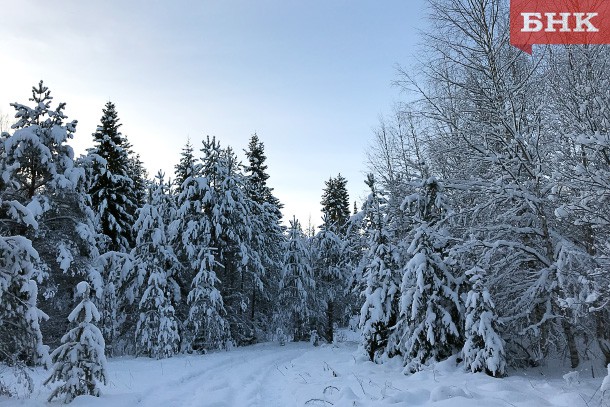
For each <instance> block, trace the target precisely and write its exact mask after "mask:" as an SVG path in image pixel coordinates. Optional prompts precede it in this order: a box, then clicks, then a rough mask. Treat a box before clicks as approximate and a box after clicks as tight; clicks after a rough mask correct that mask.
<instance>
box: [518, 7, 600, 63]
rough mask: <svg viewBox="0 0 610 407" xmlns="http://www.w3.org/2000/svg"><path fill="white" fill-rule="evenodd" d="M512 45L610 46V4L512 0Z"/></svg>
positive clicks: (526, 47)
mask: <svg viewBox="0 0 610 407" xmlns="http://www.w3.org/2000/svg"><path fill="white" fill-rule="evenodd" d="M510 43H511V44H512V45H514V46H516V47H517V48H519V49H521V50H523V51H525V52H527V53H528V54H531V53H532V45H533V44H609V43H610V0H511V4H510Z"/></svg>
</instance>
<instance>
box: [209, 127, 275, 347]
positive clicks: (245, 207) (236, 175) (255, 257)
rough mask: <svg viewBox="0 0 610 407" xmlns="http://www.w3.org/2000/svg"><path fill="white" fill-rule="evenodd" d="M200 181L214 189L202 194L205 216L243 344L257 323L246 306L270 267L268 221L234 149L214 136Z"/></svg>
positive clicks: (229, 315) (225, 294)
mask: <svg viewBox="0 0 610 407" xmlns="http://www.w3.org/2000/svg"><path fill="white" fill-rule="evenodd" d="M201 152H202V159H201V163H202V171H201V178H200V179H199V182H203V183H207V185H208V186H209V188H210V191H209V193H207V194H206V195H205V196H203V197H202V198H201V199H202V201H201V204H200V207H201V208H202V210H203V216H205V218H206V219H207V220H206V221H207V222H209V225H210V227H211V229H210V231H209V233H210V235H211V239H210V241H209V247H210V248H211V249H212V250H213V253H214V258H215V263H214V264H215V265H216V266H215V268H216V269H217V272H216V275H217V276H218V278H219V279H220V280H221V281H222V282H223V285H222V290H221V293H222V298H223V301H224V306H225V307H226V309H227V318H228V319H229V323H230V326H231V335H232V337H233V340H235V341H236V342H237V343H238V344H247V343H252V342H254V341H256V331H255V326H254V324H253V321H252V317H251V314H250V313H248V312H247V310H248V309H249V308H250V309H251V306H252V302H251V294H252V290H257V292H258V293H260V294H261V295H263V294H264V293H265V289H266V287H265V284H264V278H265V266H264V264H263V258H262V255H261V251H260V248H261V247H262V243H263V240H262V236H264V235H262V236H261V234H260V233H258V232H259V231H261V230H263V228H264V225H263V224H262V220H261V218H260V217H259V216H256V215H255V214H256V213H257V209H256V208H257V204H256V202H254V201H252V200H251V199H250V198H249V197H248V195H247V194H246V192H245V189H246V179H245V177H244V175H243V173H241V171H240V170H241V164H240V163H239V161H238V160H237V158H236V157H235V154H234V153H233V151H232V150H231V149H230V148H226V149H223V148H221V146H220V144H219V143H218V142H217V141H216V140H215V139H214V138H211V139H210V138H207V139H206V140H204V142H203V147H202V149H201Z"/></svg>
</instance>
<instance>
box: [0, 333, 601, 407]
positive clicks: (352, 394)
mask: <svg viewBox="0 0 610 407" xmlns="http://www.w3.org/2000/svg"><path fill="white" fill-rule="evenodd" d="M107 369H108V384H107V385H106V386H101V394H102V395H101V397H100V398H96V397H92V396H80V397H77V398H76V399H75V400H74V402H73V403H72V405H73V406H112V407H115V406H116V407H121V406H125V407H127V406H133V405H136V404H139V405H142V406H216V407H221V406H238V407H241V406H265V407H274V406H282V407H286V406H331V405H334V406H395V405H409V406H452V407H461V406H468V407H470V406H474V405H476V406H519V407H527V406H531V407H534V406H542V405H544V406H551V407H552V406H569V407H579V406H583V407H584V406H587V405H591V406H593V405H600V397H601V395H600V393H599V388H600V383H601V378H599V375H597V376H598V378H597V379H591V374H590V371H589V370H588V367H583V370H582V371H581V378H580V384H579V385H578V386H567V385H566V382H565V380H564V379H563V378H562V375H561V374H562V373H565V372H566V371H567V370H568V368H567V367H566V369H565V370H563V371H562V372H560V371H559V370H561V369H550V368H547V370H542V369H538V370H530V371H526V372H523V373H518V372H514V371H513V372H510V374H511V375H510V376H509V377H507V378H503V379H495V378H492V377H489V376H487V375H485V374H482V373H476V374H472V373H466V372H465V371H464V369H463V366H461V365H459V366H458V365H456V359H455V358H450V359H449V360H447V361H445V362H441V363H439V364H437V365H436V366H435V367H434V368H430V369H425V370H423V371H421V372H418V373H415V374H413V375H410V376H405V375H403V374H401V373H400V371H401V366H400V362H399V361H398V360H397V359H393V360H390V361H389V362H388V363H384V364H381V365H380V364H375V363H372V362H369V361H368V360H367V358H366V356H365V355H364V354H362V353H360V352H359V351H358V350H357V345H356V343H354V342H342V343H338V344H336V345H333V346H330V345H322V346H318V347H313V346H311V344H309V343H288V344H286V345H285V346H280V344H278V343H266V344H259V345H254V346H249V347H243V348H235V349H233V350H231V351H228V352H227V351H219V352H215V353H208V354H206V355H180V356H175V357H173V358H170V359H163V360H155V359H149V358H132V357H128V358H127V357H126V358H116V359H111V360H109V361H108V366H107ZM0 374H2V373H0ZM47 375H48V372H46V371H44V370H42V369H40V370H35V371H34V381H35V390H34V393H33V395H32V398H30V399H28V400H15V399H7V398H0V406H12V405H20V406H26V407H28V406H46V405H48V404H47V403H46V398H47V397H48V395H49V393H50V391H51V390H50V387H48V386H42V385H41V384H40V383H41V382H42V380H43V379H44V378H45V377H46V376H47ZM51 404H57V405H59V403H51Z"/></svg>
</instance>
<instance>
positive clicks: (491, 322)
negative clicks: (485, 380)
mask: <svg viewBox="0 0 610 407" xmlns="http://www.w3.org/2000/svg"><path fill="white" fill-rule="evenodd" d="M466 276H468V277H469V283H470V285H471V288H470V291H469V292H468V294H467V298H466V304H465V307H466V312H465V316H464V321H465V327H464V339H465V341H464V347H463V349H462V355H463V357H464V364H465V365H466V367H467V368H468V369H469V370H470V371H472V372H481V371H485V372H486V373H487V374H489V375H491V376H495V377H501V376H503V375H504V372H505V369H506V357H505V353H504V341H503V340H502V338H501V337H500V335H499V333H498V317H497V315H496V312H495V305H494V303H493V301H492V299H491V295H490V293H489V290H488V289H487V287H486V286H485V283H486V281H485V271H484V270H482V269H480V268H477V267H475V268H473V269H471V270H468V271H467V272H466Z"/></svg>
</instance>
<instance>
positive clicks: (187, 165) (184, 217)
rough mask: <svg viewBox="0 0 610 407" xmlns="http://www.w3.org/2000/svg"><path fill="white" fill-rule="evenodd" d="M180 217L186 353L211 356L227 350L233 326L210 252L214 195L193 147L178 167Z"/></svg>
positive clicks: (177, 244)
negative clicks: (227, 318)
mask: <svg viewBox="0 0 610 407" xmlns="http://www.w3.org/2000/svg"><path fill="white" fill-rule="evenodd" d="M181 178H184V180H183V181H182V182H181V183H179V184H177V186H176V188H177V190H176V193H177V197H176V202H177V216H176V220H175V221H174V222H173V223H172V225H171V229H172V231H173V232H172V233H173V234H174V235H175V239H174V241H175V243H174V247H175V251H176V254H177V256H178V258H179V260H180V264H181V266H182V267H181V272H180V274H179V280H180V281H181V282H182V283H181V285H182V286H183V289H184V288H186V290H187V292H188V294H187V310H186V318H185V324H184V326H185V331H184V332H183V343H182V346H183V349H185V350H187V351H190V350H197V351H204V352H205V351H207V350H212V349H220V348H223V347H224V346H226V344H227V341H228V340H229V339H230V336H231V335H230V332H229V323H228V321H227V320H226V319H225V318H226V311H225V308H224V303H223V300H222V295H221V294H220V291H219V290H218V284H219V283H220V281H219V280H218V277H217V275H216V271H218V268H219V264H218V263H217V262H216V258H215V256H214V254H213V249H212V248H211V247H210V244H211V241H212V234H211V231H212V224H211V219H210V218H209V216H208V215H209V212H207V211H208V210H209V208H210V204H211V203H212V202H214V191H213V189H212V187H211V185H210V183H209V181H208V179H207V178H205V177H202V176H201V164H199V162H198V160H197V159H196V158H194V157H193V151H192V147H190V143H187V145H186V146H185V148H183V152H182V156H181V159H180V163H179V164H178V165H177V166H176V179H181Z"/></svg>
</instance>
